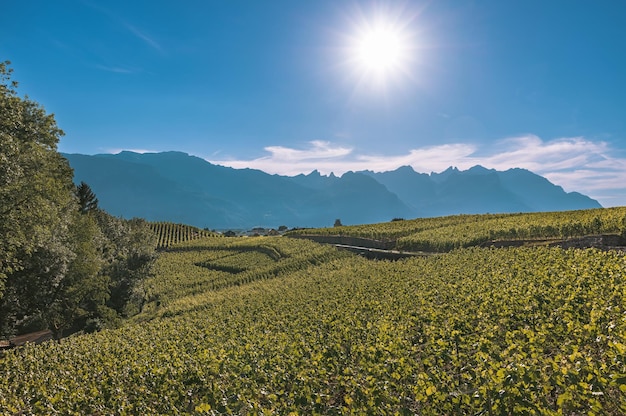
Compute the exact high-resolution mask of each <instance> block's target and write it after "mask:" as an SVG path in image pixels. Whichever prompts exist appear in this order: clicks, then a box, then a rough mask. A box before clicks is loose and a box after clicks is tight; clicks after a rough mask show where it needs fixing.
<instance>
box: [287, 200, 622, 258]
mask: <svg viewBox="0 0 626 416" xmlns="http://www.w3.org/2000/svg"><path fill="white" fill-rule="evenodd" d="M624 230H626V207H618V208H605V209H592V210H581V211H565V212H550V213H543V212H542V213H524V214H486V215H455V216H449V217H438V218H418V219H415V220H404V221H392V222H388V223H381V224H373V225H356V226H343V227H333V228H319V229H300V230H295V231H291V232H290V233H289V235H320V236H324V235H330V236H333V235H335V236H339V235H342V236H351V237H362V238H369V239H373V240H380V241H392V242H395V248H396V249H399V250H406V251H435V252H447V251H450V250H452V249H455V248H462V247H471V246H477V245H480V244H484V243H487V242H489V241H494V240H513V239H520V240H549V239H552V240H559V239H561V240H562V239H566V238H571V237H581V236H585V235H592V234H623V233H624Z"/></svg>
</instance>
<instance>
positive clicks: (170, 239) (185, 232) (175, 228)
mask: <svg viewBox="0 0 626 416" xmlns="http://www.w3.org/2000/svg"><path fill="white" fill-rule="evenodd" d="M149 226H150V229H151V230H152V231H153V232H154V234H156V236H157V243H156V247H157V248H167V247H170V246H171V245H174V244H178V243H183V242H185V241H192V240H197V239H200V238H206V237H214V236H216V235H217V234H215V233H214V232H212V231H209V230H206V229H201V228H198V227H194V226H191V225H185V224H174V223H171V222H151V223H149Z"/></svg>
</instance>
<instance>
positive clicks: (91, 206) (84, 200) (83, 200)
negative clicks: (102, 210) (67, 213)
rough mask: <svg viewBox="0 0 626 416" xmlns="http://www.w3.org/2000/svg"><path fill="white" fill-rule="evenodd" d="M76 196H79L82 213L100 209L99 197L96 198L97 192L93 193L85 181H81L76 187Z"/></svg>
mask: <svg viewBox="0 0 626 416" xmlns="http://www.w3.org/2000/svg"><path fill="white" fill-rule="evenodd" d="M76 197H77V198H78V206H79V207H80V212H81V213H82V214H86V213H87V212H91V211H95V210H97V209H98V198H96V194H94V193H93V191H92V190H91V188H90V187H89V185H87V184H86V183H85V182H81V183H80V184H79V185H78V186H77V187H76Z"/></svg>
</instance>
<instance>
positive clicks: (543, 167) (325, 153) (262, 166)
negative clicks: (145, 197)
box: [209, 135, 626, 206]
mask: <svg viewBox="0 0 626 416" xmlns="http://www.w3.org/2000/svg"><path fill="white" fill-rule="evenodd" d="M265 151H266V152H267V153H268V155H266V156H263V157H260V158H257V159H253V160H209V162H211V163H215V164H219V165H224V166H230V167H233V168H252V169H259V170H262V171H264V172H267V173H271V174H280V175H288V176H293V175H297V174H300V173H304V174H308V173H309V172H311V171H313V170H318V171H319V172H320V173H322V174H325V175H328V174H330V173H331V172H332V173H334V174H336V175H342V174H343V173H345V172H347V171H360V170H372V171H375V172H384V171H390V170H395V169H397V168H398V167H400V166H411V167H412V168H413V169H414V170H415V171H416V172H424V173H430V172H441V171H443V170H445V169H447V168H448V167H450V166H455V167H457V168H459V169H462V170H465V169H469V168H471V167H472V166H475V165H482V166H484V167H486V168H489V169H496V170H507V169H511V168H523V169H528V170H530V171H532V172H534V173H536V174H539V175H542V176H544V177H546V178H547V179H548V180H550V181H551V182H552V183H554V184H556V185H560V186H562V187H563V188H564V189H565V190H566V191H567V192H572V191H577V192H581V193H583V194H586V195H588V196H590V197H592V198H595V199H598V201H599V202H600V203H601V204H603V205H604V206H616V205H626V186H625V184H626V159H624V158H619V157H613V156H609V155H610V154H612V153H614V152H612V149H611V148H610V146H609V145H608V144H607V143H606V142H596V141H590V140H587V139H585V138H582V137H572V138H560V139H556V140H550V141H544V140H542V139H541V138H539V137H538V136H535V135H525V136H520V137H513V138H507V139H503V140H501V141H499V142H497V143H496V144H495V146H489V148H482V147H480V146H479V145H473V144H466V143H449V144H442V145H439V146H431V147H424V148H417V149H411V150H409V152H408V153H407V154H402V155H392V156H384V155H367V154H359V153H358V152H357V151H356V150H355V149H354V148H348V147H341V146H338V145H334V144H332V143H331V142H325V141H314V142H310V143H309V147H308V148H307V149H304V150H302V149H292V148H287V147H282V146H268V147H266V148H265Z"/></svg>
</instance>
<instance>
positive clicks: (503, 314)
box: [0, 238, 626, 415]
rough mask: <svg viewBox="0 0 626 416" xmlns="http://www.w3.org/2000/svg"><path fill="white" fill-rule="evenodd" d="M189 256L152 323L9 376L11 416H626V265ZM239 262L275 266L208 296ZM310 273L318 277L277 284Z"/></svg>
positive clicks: (495, 256) (533, 252)
mask: <svg viewBox="0 0 626 416" xmlns="http://www.w3.org/2000/svg"><path fill="white" fill-rule="evenodd" d="M255 244H256V246H255ZM175 248H176V249H178V248H180V250H172V251H168V252H166V253H164V254H163V256H167V258H168V260H167V262H163V263H160V265H159V268H158V269H157V276H156V277H155V278H154V281H153V285H152V287H151V289H150V290H152V291H153V292H154V293H153V294H154V296H155V297H156V298H157V299H160V300H161V302H160V304H159V305H156V304H155V305H153V309H151V310H149V311H146V312H144V314H143V315H141V316H140V317H139V319H138V321H137V322H136V323H130V324H128V325H126V326H125V327H123V328H120V329H117V330H109V331H102V332H100V333H97V334H93V335H88V336H79V337H73V338H68V339H65V340H62V341H61V342H60V343H54V342H52V343H47V344H43V345H39V346H29V347H26V348H23V349H19V350H16V351H12V352H9V353H8V354H6V355H5V356H4V357H3V358H1V359H0V374H2V375H3V377H2V378H0V413H2V414H18V413H22V414H211V415H218V414H303V415H304V414H306V415H316V414H317V415H321V414H420V415H441V414H484V415H488V414H492V415H508V414H546V415H559V414H565V415H578V414H591V415H593V414H596V415H600V414H607V415H617V414H625V413H626V258H625V257H624V256H623V254H619V253H617V252H611V251H609V252H601V251H597V250H593V249H590V250H561V249H557V248H546V247H532V248H529V247H523V248H510V249H478V248H471V249H461V250H455V251H452V252H451V253H448V254H446V255H442V256H433V257H429V258H411V259H407V260H403V261H398V262H386V261H380V262H371V261H367V260H365V259H362V258H360V257H357V256H350V255H343V254H338V255H335V256H333V255H332V252H333V251H334V250H333V249H332V248H331V247H322V246H319V245H317V244H314V243H312V242H309V241H305V240H295V239H284V238H273V239H270V238H263V239H237V240H230V241H228V242H225V241H224V239H221V241H220V239H211V240H201V241H197V242H193V243H192V242H190V243H186V244H185V245H183V246H177V247H175ZM270 249H271V250H270ZM274 251H275V252H276V253H278V255H279V256H276V255H274V257H271V256H269V254H268V253H270V252H271V253H274ZM250 253H265V254H264V255H262V256H258V254H252V255H251V254H250ZM237 256H241V260H242V262H246V261H259V262H260V263H261V264H260V265H259V273H260V274H259V275H258V277H259V278H257V279H252V280H251V281H250V282H249V283H246V284H241V285H237V284H230V285H224V286H219V287H217V289H218V290H216V289H213V288H211V286H210V285H202V284H201V281H202V277H200V276H199V275H197V274H196V273H198V272H199V271H201V270H202V271H205V272H206V273H208V274H207V275H205V276H209V274H216V273H217V274H219V273H221V274H222V275H223V277H224V278H230V279H234V280H231V281H232V282H234V281H236V279H238V277H239V276H241V275H244V274H246V273H252V272H253V271H254V268H248V269H246V270H245V271H243V272H238V273H229V272H224V271H217V270H210V269H208V268H206V267H202V266H198V265H197V264H196V263H199V262H200V263H201V262H205V263H211V262H212V261H213V262H217V263H219V264H229V265H232V264H233V263H232V260H234V259H235V258H236V257H237ZM298 256H300V257H299V258H300V259H301V260H302V261H305V260H306V264H304V263H294V265H295V266H296V268H295V269H293V270H292V269H290V268H289V267H286V268H285V270H284V271H283V272H282V273H278V274H276V275H274V276H273V278H271V279H267V278H262V277H261V275H262V273H261V270H266V269H267V268H268V267H269V268H271V267H276V266H277V265H280V264H285V265H287V264H288V263H289V262H288V260H294V259H295V258H298ZM162 258H163V257H162ZM227 259H228V260H227ZM159 261H161V259H160V260H159ZM242 264H244V263H242ZM246 267H250V266H246ZM242 268H244V267H242ZM186 274H187V275H188V276H189V277H188V278H189V281H190V282H192V281H195V282H196V283H198V284H197V285H196V286H195V288H194V290H193V291H188V290H184V289H185V288H183V285H184V283H185V282H181V281H183V280H185V279H187V277H186Z"/></svg>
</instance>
